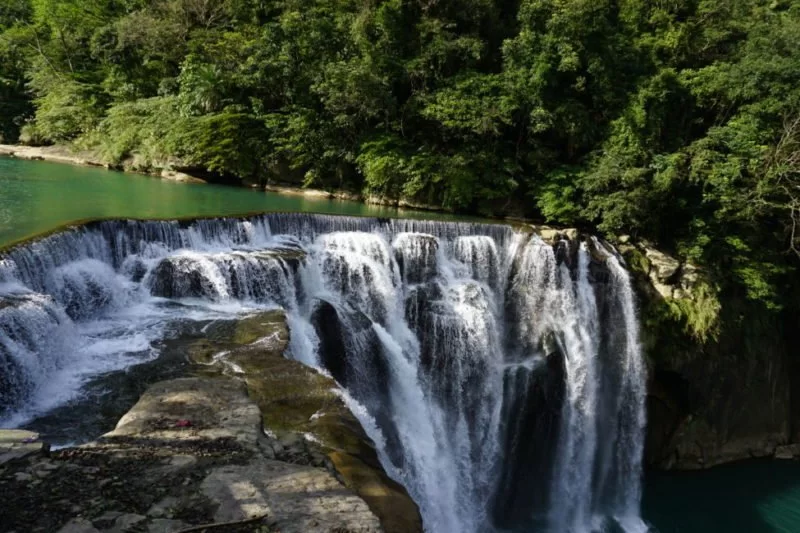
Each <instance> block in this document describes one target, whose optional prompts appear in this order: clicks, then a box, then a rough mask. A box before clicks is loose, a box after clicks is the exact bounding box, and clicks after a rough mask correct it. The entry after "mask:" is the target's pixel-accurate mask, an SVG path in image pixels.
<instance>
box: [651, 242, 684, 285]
mask: <svg viewBox="0 0 800 533" xmlns="http://www.w3.org/2000/svg"><path fill="white" fill-rule="evenodd" d="M644 253H645V256H647V259H648V260H649V261H650V264H651V265H652V270H651V271H650V276H651V278H655V279H654V281H658V282H660V283H666V284H672V283H671V282H673V281H675V276H676V274H677V273H678V270H679V269H680V268H681V263H680V261H678V260H677V259H675V258H674V257H671V256H669V255H667V254H665V253H664V252H661V251H659V250H656V249H655V248H651V247H646V248H645V250H644Z"/></svg>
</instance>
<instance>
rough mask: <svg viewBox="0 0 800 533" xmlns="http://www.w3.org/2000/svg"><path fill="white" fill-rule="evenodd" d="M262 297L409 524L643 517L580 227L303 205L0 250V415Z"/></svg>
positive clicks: (621, 377) (633, 370) (594, 274)
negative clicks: (328, 383)
mask: <svg viewBox="0 0 800 533" xmlns="http://www.w3.org/2000/svg"><path fill="white" fill-rule="evenodd" d="M275 306H280V307H282V308H284V309H285V310H286V314H287V320H288V323H289V327H290V329H291V344H290V351H291V354H289V355H290V356H291V357H294V358H295V359H298V360H300V361H302V362H304V363H306V364H310V365H314V366H318V367H320V368H322V369H324V370H325V371H326V372H329V373H330V374H331V375H333V377H335V378H336V379H337V381H338V382H339V383H340V384H341V385H342V386H343V388H344V389H345V390H346V394H345V398H346V400H347V402H348V405H350V406H351V407H352V408H353V410H354V412H355V413H356V415H357V416H359V418H360V419H361V420H362V423H363V425H364V427H365V428H366V429H367V431H368V432H369V434H370V436H371V437H372V438H373V440H375V442H376V443H378V445H379V448H380V450H379V451H380V456H381V460H382V462H383V464H384V467H385V468H386V470H387V472H388V473H389V474H390V475H391V476H392V477H394V478H395V479H397V480H398V481H400V482H401V483H402V484H403V485H404V486H405V487H406V488H407V489H408V491H409V493H410V494H411V496H412V497H413V498H414V499H415V501H416V502H417V503H418V505H419V506H420V510H421V513H422V516H423V521H424V523H425V527H426V530H428V531H431V532H437V533H438V532H444V533H449V532H459V533H461V532H484V531H500V530H503V531H532V530H535V531H540V530H541V531H553V532H576V533H577V532H591V531H603V530H605V529H606V528H608V527H610V526H611V525H612V524H615V525H616V526H615V527H619V528H622V529H623V530H624V531H626V532H634V531H636V532H638V531H646V527H645V525H644V524H643V523H642V521H641V519H640V518H639V497H640V492H641V487H640V479H639V478H640V475H641V472H640V471H641V455H642V446H643V432H644V423H645V420H644V394H645V390H644V382H645V381H644V376H645V371H644V367H643V362H642V355H641V351H640V347H639V340H638V325H637V320H636V313H635V305H634V299H633V293H632V290H631V285H630V281H629V279H628V275H627V272H626V271H625V269H624V267H623V266H622V265H621V264H620V262H619V260H618V259H617V257H616V256H615V255H614V254H613V252H611V251H609V250H607V249H605V248H604V245H603V244H602V243H599V242H598V241H596V240H588V241H586V242H585V243H582V244H579V245H578V243H574V242H563V243H560V244H558V245H557V246H555V247H553V246H551V245H548V244H546V243H544V242H543V241H541V240H540V239H539V238H538V237H536V236H531V235H528V234H525V233H520V232H515V231H513V230H512V229H511V228H509V227H506V226H499V225H479V224H455V223H434V222H418V221H399V220H394V221H393V220H375V219H358V218H346V217H329V216H316V215H302V214H274V215H266V216H263V217H257V218H252V219H249V220H235V219H223V220H204V221H197V222H194V223H190V224H179V223H176V222H103V223H97V224H93V225H91V226H89V227H85V228H82V229H78V230H72V231H68V232H66V233H63V234H59V235H55V236H52V237H48V238H46V239H43V240H41V241H38V242H35V243H32V244H29V245H25V246H21V247H18V248H16V249H14V250H12V251H11V252H9V253H8V254H6V256H5V257H3V258H0V372H1V374H0V383H2V384H3V385H4V387H3V392H2V393H0V417H3V418H5V420H6V422H5V424H9V423H19V422H20V421H21V420H24V418H25V417H26V416H31V415H32V414H34V413H35V412H36V411H37V410H39V411H41V410H42V409H46V408H49V407H52V402H49V403H48V402H40V401H39V400H37V391H41V390H49V389H50V388H51V386H52V384H53V383H57V384H58V386H59V387H61V388H62V389H65V390H66V392H64V391H62V394H61V396H60V397H61V398H62V399H63V398H68V397H69V394H79V393H80V384H81V383H82V382H83V380H85V378H86V376H88V375H91V374H92V373H96V372H98V371H108V370H113V369H115V368H123V367H124V366H125V365H127V364H131V363H132V362H133V361H141V360H143V359H147V358H151V357H156V356H157V353H156V352H157V350H156V348H155V346H156V344H155V342H156V341H157V340H158V339H160V338H162V337H163V336H165V335H168V334H169V333H168V328H166V327H165V326H164V324H166V323H167V322H168V321H169V320H170V319H172V318H174V317H176V316H182V317H186V316H189V317H192V316H194V317H197V318H207V317H208V316H215V317H218V316H233V315H236V314H242V313H247V312H250V311H252V310H254V309H258V308H265V307H275ZM45 330H47V331H46V337H47V338H48V339H51V340H55V342H56V344H57V345H58V346H59V349H53V348H52V347H51V346H47V347H45V346H40V345H38V344H36V342H31V341H30V339H31V338H38V337H36V335H40V334H41V333H42V332H44V331H45ZM132 339H136V340H137V342H136V343H132V342H131V341H132ZM132 346H134V348H132ZM137 354H138V358H137ZM31 361H35V363H34V364H32V365H31ZM65 368H68V369H69V375H70V376H71V378H70V379H68V380H65V379H62V377H63V373H64V369H65ZM39 396H41V395H39ZM37 402H38V403H37Z"/></svg>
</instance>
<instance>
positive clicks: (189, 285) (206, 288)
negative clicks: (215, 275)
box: [149, 256, 220, 300]
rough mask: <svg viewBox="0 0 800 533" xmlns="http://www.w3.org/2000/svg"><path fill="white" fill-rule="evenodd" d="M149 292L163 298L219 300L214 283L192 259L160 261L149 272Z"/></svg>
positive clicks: (176, 257)
mask: <svg viewBox="0 0 800 533" xmlns="http://www.w3.org/2000/svg"><path fill="white" fill-rule="evenodd" d="M149 285H150V292H151V293H152V294H153V296H161V297H163V298H188V297H192V298H209V299H212V300H216V299H219V297H220V294H219V291H218V290H217V288H216V287H215V285H214V282H213V281H212V280H211V279H210V278H209V276H208V274H207V273H206V272H204V270H203V268H202V266H201V265H200V264H199V263H198V261H197V260H196V259H194V258H193V257H187V256H172V257H166V258H164V259H162V260H161V261H160V262H159V263H158V264H157V265H156V266H155V267H154V268H153V270H152V271H151V272H150V280H149Z"/></svg>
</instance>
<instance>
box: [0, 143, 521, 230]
mask: <svg viewBox="0 0 800 533" xmlns="http://www.w3.org/2000/svg"><path fill="white" fill-rule="evenodd" d="M0 156H7V157H16V158H18V159H25V160H28V161H47V162H50V163H62V164H68V165H77V166H85V167H101V168H105V169H108V170H120V171H124V172H134V173H137V174H144V175H147V176H155V177H159V178H162V179H166V180H170V181H176V182H180V183H197V184H200V183H209V180H208V179H206V178H202V177H199V176H198V175H196V173H192V172H191V171H190V170H187V169H183V168H181V170H176V169H173V168H171V165H169V164H167V163H165V164H164V165H162V167H163V168H162V167H159V168H152V169H143V168H139V167H138V166H136V165H135V164H134V163H130V164H122V165H110V164H108V163H106V162H104V161H103V160H102V158H101V157H100V156H99V155H98V154H97V153H96V152H92V151H90V150H75V149H73V148H71V147H69V146H63V145H55V146H24V145H11V144H0ZM223 184H224V185H231V184H230V183H223ZM240 186H241V187H245V188H255V189H262V190H264V191H265V192H270V193H276V194H281V195H286V196H297V197H302V198H307V199H311V200H345V201H350V202H360V203H364V204H366V205H378V206H385V207H392V208H396V209H413V210H420V211H430V212H436V213H450V211H448V210H446V209H442V208H441V207H438V206H435V205H429V204H422V203H419V202H414V201H411V200H409V199H406V198H397V199H393V198H385V197H381V196H375V195H363V194H360V193H355V192H351V191H345V190H332V191H327V190H322V189H313V188H307V187H301V186H298V185H292V184H287V183H281V184H274V183H267V184H265V185H264V186H263V187H259V186H258V185H256V184H247V183H241V185H240ZM508 220H512V221H521V220H522V219H519V218H509V219H508Z"/></svg>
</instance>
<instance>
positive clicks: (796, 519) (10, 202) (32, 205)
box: [0, 157, 800, 533]
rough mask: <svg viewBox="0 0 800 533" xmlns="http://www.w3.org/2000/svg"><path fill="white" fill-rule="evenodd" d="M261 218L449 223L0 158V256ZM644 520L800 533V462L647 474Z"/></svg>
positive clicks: (109, 418) (694, 528)
mask: <svg viewBox="0 0 800 533" xmlns="http://www.w3.org/2000/svg"><path fill="white" fill-rule="evenodd" d="M260 211H313V212H318V213H331V214H348V215H369V216H394V217H397V216H412V217H420V218H429V219H430V218H446V219H450V220H452V219H454V218H457V217H453V216H449V215H442V214H436V213H428V212H415V211H407V210H397V209H392V208H387V207H380V206H367V205H363V204H359V203H356V202H346V201H338V200H320V199H307V198H303V197H301V196H282V195H277V194H269V193H263V192H257V191H252V190H247V189H237V188H231V187H219V186H213V185H190V184H182V183H174V182H170V181H164V180H160V179H157V178H150V177H146V176H140V175H136V174H124V173H120V172H110V171H107V170H103V169H96V168H85V167H73V166H69V165H60V164H54V163H45V162H38V161H21V160H16V159H11V158H2V157H0V246H3V245H5V244H8V243H11V242H14V241H16V240H19V239H22V238H25V237H29V236H32V235H36V234H40V233H44V232H47V231H51V230H53V229H55V228H57V227H59V226H62V225H64V224H68V223H70V222H74V221H77V220H83V219H87V218H101V217H114V218H178V217H192V216H215V215H233V214H242V213H250V212H260ZM148 368H149V367H148ZM143 371H144V370H143ZM159 375H160V374H159ZM109 379H110V378H109ZM104 387H105V382H102V383H100V384H99V385H98V391H101V392H102V391H103V390H105V389H104ZM114 388H115V390H116V389H121V390H123V392H125V391H126V390H127V389H122V388H121V387H119V386H115V387H114ZM132 391H133V392H130V391H128V392H129V394H128V396H130V398H127V396H126V398H127V401H128V403H130V401H131V398H135V397H136V396H137V394H138V392H137V391H138V389H135V390H133V389H132ZM98 394H99V393H98ZM123 396H124V394H123ZM126 405H127V404H126ZM73 408H74V406H73ZM78 411H79V410H78ZM103 417H104V418H103ZM118 417H119V413H117V412H116V411H115V410H114V409H111V410H110V412H109V413H105V414H102V413H101V419H99V421H98V420H94V419H92V420H88V421H87V420H77V419H76V421H75V424H74V428H72V429H73V433H75V435H73V434H72V433H68V434H65V435H63V436H62V437H63V439H64V440H73V439H80V436H81V435H82V433H81V432H86V429H85V428H84V427H83V426H87V427H88V428H89V429H90V430H91V429H94V428H95V426H97V427H100V425H102V424H106V425H108V424H109V423H111V424H112V425H113V420H116V419H117V418H118ZM40 423H41V424H42V427H41V428H38V429H40V430H43V431H44V432H45V433H46V432H47V427H48V426H47V424H48V419H43V420H42V421H41V422H40ZM98 424H99V425H98ZM642 511H643V515H644V518H645V519H646V520H647V521H648V522H649V523H650V524H652V525H653V526H655V527H656V528H657V530H658V531H659V532H660V533H800V462H785V461H781V462H778V461H755V462H747V463H741V464H736V465H730V466H724V467H719V468H714V469H711V470H708V471H704V472H694V473H662V474H650V475H648V477H647V479H646V482H645V493H644V503H643V509H642Z"/></svg>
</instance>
